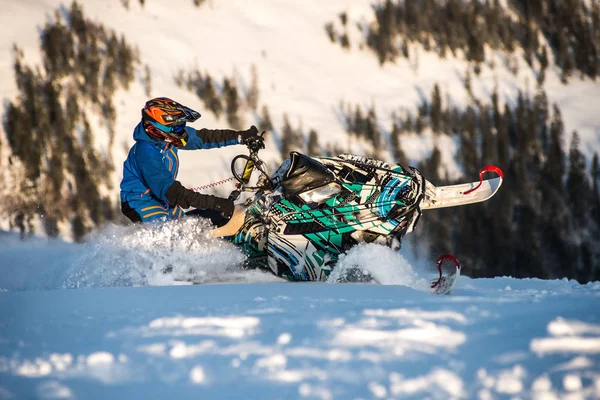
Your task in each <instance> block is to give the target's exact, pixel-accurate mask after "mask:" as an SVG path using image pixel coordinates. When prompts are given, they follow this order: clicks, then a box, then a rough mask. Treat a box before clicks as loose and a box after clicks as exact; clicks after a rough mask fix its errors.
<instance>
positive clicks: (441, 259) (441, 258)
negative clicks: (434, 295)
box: [431, 254, 460, 289]
mask: <svg viewBox="0 0 600 400" xmlns="http://www.w3.org/2000/svg"><path fill="white" fill-rule="evenodd" d="M444 261H451V262H453V263H454V265H456V268H457V269H460V261H458V258H456V257H454V256H453V255H452V254H442V255H441V256H439V257H438V259H437V261H436V262H435V265H436V266H437V269H438V272H439V273H440V277H439V278H438V280H437V281H435V282H434V283H433V284H432V285H431V288H432V289H433V288H435V287H436V286H437V285H439V284H440V282H441V281H442V263H443V262H444Z"/></svg>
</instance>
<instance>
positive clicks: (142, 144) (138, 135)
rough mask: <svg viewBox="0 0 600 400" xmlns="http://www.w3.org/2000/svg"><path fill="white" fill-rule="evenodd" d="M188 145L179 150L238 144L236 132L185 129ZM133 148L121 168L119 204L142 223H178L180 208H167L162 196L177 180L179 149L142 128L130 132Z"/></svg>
mask: <svg viewBox="0 0 600 400" xmlns="http://www.w3.org/2000/svg"><path fill="white" fill-rule="evenodd" d="M185 129H186V131H187V133H188V141H187V143H186V145H185V146H184V147H180V148H179V149H181V150H198V149H212V148H216V147H223V146H229V145H233V144H239V140H238V132H236V131H232V130H210V129H201V130H198V131H197V130H195V129H194V128H191V127H186V128H185ZM133 138H134V140H135V144H134V145H133V146H132V147H131V150H130V151H129V155H128V156H127V159H126V160H125V163H124V164H123V180H122V181H121V202H123V203H124V202H127V204H128V205H129V207H131V208H132V209H134V210H135V211H136V212H137V213H138V214H139V216H140V217H141V219H142V221H143V222H147V221H152V220H156V219H165V218H166V219H177V218H181V217H183V216H184V215H185V212H184V211H183V210H182V209H181V207H179V206H177V205H172V204H169V201H168V200H167V198H166V197H165V193H166V192H167V190H168V189H169V187H170V186H171V185H172V184H173V182H174V181H175V179H177V173H178V171H179V157H178V156H177V151H178V148H177V147H176V146H174V145H172V144H170V143H166V142H163V141H158V140H156V139H154V138H152V137H150V136H148V135H147V134H146V132H145V131H144V129H143V127H142V124H141V123H140V124H138V125H137V126H136V128H135V130H134V131H133Z"/></svg>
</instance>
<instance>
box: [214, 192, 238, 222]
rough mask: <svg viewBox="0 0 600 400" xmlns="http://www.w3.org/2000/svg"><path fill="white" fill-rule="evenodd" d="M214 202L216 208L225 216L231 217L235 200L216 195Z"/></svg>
mask: <svg viewBox="0 0 600 400" xmlns="http://www.w3.org/2000/svg"><path fill="white" fill-rule="evenodd" d="M214 202H215V205H214V209H215V210H217V211H218V212H220V213H221V215H222V216H223V218H227V219H229V218H231V216H232V215H233V210H234V205H233V200H231V199H224V198H222V197H215V198H214Z"/></svg>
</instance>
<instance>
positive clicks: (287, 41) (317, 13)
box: [0, 0, 600, 187]
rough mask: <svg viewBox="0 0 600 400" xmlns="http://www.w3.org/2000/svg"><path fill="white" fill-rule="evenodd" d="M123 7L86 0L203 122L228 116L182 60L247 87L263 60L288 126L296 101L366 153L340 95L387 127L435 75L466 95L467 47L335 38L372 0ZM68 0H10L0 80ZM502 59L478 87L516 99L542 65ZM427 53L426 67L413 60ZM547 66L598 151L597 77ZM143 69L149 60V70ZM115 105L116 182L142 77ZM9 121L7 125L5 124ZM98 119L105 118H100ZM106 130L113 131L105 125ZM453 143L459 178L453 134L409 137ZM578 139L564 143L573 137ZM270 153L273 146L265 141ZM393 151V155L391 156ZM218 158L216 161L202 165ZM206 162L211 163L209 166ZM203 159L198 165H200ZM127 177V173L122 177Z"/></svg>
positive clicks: (164, 90) (222, 172)
mask: <svg viewBox="0 0 600 400" xmlns="http://www.w3.org/2000/svg"><path fill="white" fill-rule="evenodd" d="M129 3H130V8H129V10H126V9H125V8H124V7H123V6H122V5H121V1H119V0H109V1H87V2H82V4H83V9H84V13H85V15H86V16H88V17H90V18H92V19H94V20H97V21H99V22H101V23H102V24H104V25H105V26H106V27H107V28H109V29H115V30H116V31H117V32H118V33H123V34H124V35H125V37H126V38H127V40H128V41H129V42H130V43H132V44H134V45H137V46H138V47H139V50H140V54H141V62H142V64H144V65H146V64H147V65H149V66H150V69H151V72H152V88H153V89H152V95H153V96H159V95H160V96H170V97H173V98H175V99H177V100H178V101H180V102H182V103H184V104H186V105H190V106H192V107H196V108H198V109H199V110H200V111H201V112H202V114H203V116H202V119H201V120H199V121H197V123H196V124H195V125H196V126H197V127H203V126H205V127H226V125H227V124H226V122H225V121H224V120H223V119H221V120H220V121H216V120H215V118H214V116H213V115H212V114H210V113H209V112H207V111H206V112H205V110H203V107H202V103H201V101H200V100H199V99H198V98H197V97H196V96H195V95H194V94H192V93H191V92H188V91H187V90H185V89H181V88H178V87H176V85H175V84H174V79H173V77H174V75H175V74H176V73H177V72H178V71H179V70H181V69H183V70H184V71H189V70H193V69H196V68H197V69H199V70H200V71H201V72H203V73H204V72H208V73H210V74H211V76H212V77H213V78H214V79H217V80H221V79H222V78H223V77H225V76H227V77H231V76H235V77H237V79H238V83H239V84H240V86H241V88H245V87H247V85H248V83H249V81H250V71H251V66H252V64H255V65H256V67H257V71H258V83H259V88H260V103H261V104H266V105H268V106H269V109H270V111H271V115H272V118H273V122H274V125H275V127H276V128H277V129H279V128H281V126H282V117H283V114H284V113H287V114H288V115H289V117H290V121H291V123H292V124H293V125H294V126H298V123H299V121H300V120H301V121H302V125H303V127H304V129H305V131H308V129H309V128H315V129H316V130H317V131H318V132H319V133H320V134H321V138H320V141H321V143H322V144H325V143H332V144H337V145H339V146H342V147H344V148H350V149H352V150H353V151H357V152H359V153H362V152H363V151H362V149H361V148H360V146H359V145H358V144H357V143H349V142H348V138H347V137H346V135H345V133H344V127H343V125H342V122H341V120H340V113H339V111H340V109H339V106H340V102H341V101H344V102H346V103H349V104H357V103H358V104H361V105H362V106H363V107H368V106H370V105H371V104H374V105H375V106H376V108H377V111H378V115H379V118H380V120H381V121H382V122H384V123H385V125H384V126H382V129H384V130H387V129H389V128H390V126H391V123H389V116H390V113H391V112H392V111H404V112H412V113H415V112H416V109H417V106H418V105H419V104H421V103H422V101H423V100H424V99H427V98H429V96H430V94H431V91H432V87H433V85H434V84H435V83H436V82H437V83H438V84H439V85H440V89H441V91H442V97H443V99H444V101H447V100H449V101H450V102H451V103H452V104H455V105H458V106H465V105H466V104H467V103H468V98H469V97H468V94H467V92H466V91H465V89H464V84H463V80H464V76H465V71H466V65H467V64H466V63H465V62H464V58H463V57H462V56H460V55H459V58H448V59H440V58H438V57H437V55H435V54H433V53H428V52H425V51H423V50H422V49H420V50H419V49H418V48H417V47H415V48H413V49H411V54H416V53H418V61H417V60H416V56H415V58H413V59H412V60H406V59H399V60H398V61H397V63H396V64H386V65H385V66H384V67H383V68H381V67H380V66H379V63H378V61H377V59H376V57H374V56H373V55H372V54H371V53H369V51H367V50H360V49H358V48H357V44H358V43H359V37H358V35H359V33H358V31H357V30H356V29H351V30H350V36H351V37H350V41H351V43H352V44H353V48H352V49H351V50H350V51H346V50H344V49H342V48H341V47H340V46H339V45H336V44H332V43H330V41H329V39H328V38H327V35H326V33H325V29H324V26H325V24H326V23H327V22H331V21H334V20H337V19H338V15H339V13H341V12H344V11H346V12H347V15H348V18H349V24H348V25H349V26H351V27H354V25H355V23H356V22H358V21H364V20H368V19H370V18H371V16H372V10H371V0H353V1H349V0H333V1H327V2H323V1H319V0H306V1H302V2H298V1H295V0H280V1H277V2H273V1H270V0H256V1H252V3H251V4H250V3H248V2H247V1H244V0H226V1H207V2H205V3H204V5H203V6H201V7H194V6H193V4H192V1H191V0H176V1H170V2H161V1H153V0H148V1H146V2H145V3H146V5H145V7H144V8H142V7H141V6H140V4H139V2H138V1H134V0H130V1H129ZM61 4H62V5H66V6H68V5H69V4H70V2H67V3H66V2H65V1H63V0H27V1H18V2H17V1H11V6H10V7H9V8H8V9H6V10H4V11H3V13H1V14H0V26H1V27H2V30H3V35H2V40H0V54H4V56H3V57H0V74H1V76H3V77H4V78H3V79H2V80H1V81H0V92H1V93H2V94H3V96H4V97H5V98H10V99H12V98H13V96H14V95H15V94H16V86H15V83H14V81H13V72H12V62H13V60H12V57H9V54H11V49H12V46H13V43H17V44H18V45H19V46H20V47H22V48H23V49H24V51H25V57H26V59H27V60H29V61H31V62H39V50H38V48H39V37H38V35H39V27H40V26H41V25H42V24H43V23H44V20H45V18H46V17H48V16H51V15H53V13H54V10H55V9H56V8H58V7H59V6H60V5H61ZM488 56H489V57H488V58H489V60H490V61H491V60H492V59H493V61H494V64H495V68H494V69H491V68H490V67H489V65H488V64H485V65H483V68H482V73H481V75H480V76H479V77H477V76H473V82H472V87H473V93H474V94H475V96H476V97H478V98H481V99H484V100H486V101H487V99H489V96H490V94H491V93H492V91H493V88H494V86H495V85H498V88H499V95H500V98H501V99H500V100H501V101H509V102H513V101H515V98H516V93H517V91H518V89H521V90H528V91H529V92H530V93H533V92H534V90H535V75H534V73H533V72H532V70H531V69H530V68H529V67H528V66H527V65H526V64H525V62H524V61H523V60H522V59H521V57H516V59H518V60H519V73H518V76H514V75H512V74H511V73H510V72H509V70H508V69H507V68H506V66H505V61H506V60H505V57H504V56H503V55H501V54H499V53H496V54H493V55H492V54H491V53H489V54H488ZM417 64H418V68H415V66H416V65H417ZM550 65H551V67H550V70H549V71H548V73H547V79H546V83H545V86H544V87H545V90H546V91H547V92H548V97H549V101H550V103H554V102H556V103H557V104H558V105H559V106H560V108H561V110H562V112H563V118H564V121H565V128H566V131H567V133H568V135H569V136H570V133H571V132H572V131H573V130H578V132H579V134H580V136H581V138H582V147H583V148H582V151H583V152H584V153H585V154H586V156H588V157H591V155H593V152H594V151H598V150H599V149H600V114H599V113H597V112H596V109H597V107H596V104H597V103H598V99H599V97H600V82H598V81H596V82H591V81H589V80H580V79H579V78H573V79H571V80H570V82H569V84H568V85H566V86H565V85H563V84H561V83H560V79H559V76H558V74H557V70H556V69H555V67H553V65H554V64H553V63H552V60H551V64H550ZM140 79H141V71H140ZM117 97H118V101H117V105H118V107H119V110H118V112H117V115H118V121H117V140H116V144H117V145H116V146H115V148H114V149H113V153H114V160H115V165H116V166H117V170H116V173H115V176H114V180H115V183H118V182H119V181H120V177H121V170H120V165H121V160H122V159H124V157H125V155H126V153H125V150H124V146H122V145H121V144H123V143H126V144H131V143H132V138H131V130H132V128H133V127H134V126H135V124H136V123H137V121H138V120H139V110H140V108H141V107H142V105H143V104H144V102H145V100H146V95H145V94H144V90H143V86H142V84H141V81H140V82H139V83H138V84H137V85H133V86H132V88H131V90H130V91H129V92H120V93H119V94H118V95H117ZM245 122H246V125H248V126H249V125H250V124H252V123H255V122H256V120H255V118H254V117H253V115H252V113H247V114H246V121H245ZM0 129H2V128H0ZM99 130H100V131H101V128H99ZM96 137H97V139H98V140H99V141H100V142H101V143H104V142H106V139H103V135H101V134H97V135H96ZM436 141H439V143H437V144H438V147H439V148H441V149H445V151H444V152H443V154H442V161H443V163H444V164H445V165H446V168H447V170H448V172H449V176H450V177H451V178H453V177H457V176H458V175H460V173H461V172H460V168H459V167H458V165H457V164H456V158H455V153H456V144H455V143H454V142H453V141H452V140H450V139H449V138H447V137H445V136H442V137H440V138H435V137H434V136H433V135H431V134H430V133H425V134H424V135H422V136H420V137H419V136H416V135H414V136H412V137H411V136H408V138H405V139H404V140H403V143H402V147H403V150H404V152H405V153H406V154H407V155H408V157H409V158H410V160H411V162H413V163H414V162H416V161H419V160H421V159H423V158H424V157H427V156H429V154H430V152H431V150H432V149H433V146H434V145H435V144H436ZM569 142H570V141H568V142H567V143H565V144H566V145H568V143H569ZM268 148H271V149H272V153H271V157H272V158H273V159H275V158H278V157H279V153H278V150H277V147H276V143H275V142H270V143H269V144H268ZM237 151H239V149H236V148H233V149H231V148H230V149H222V150H213V151H211V153H210V154H211V157H206V156H199V155H198V154H197V153H194V152H187V153H186V152H184V154H182V155H181V158H182V166H181V169H180V178H181V180H182V182H183V183H184V184H185V185H188V186H190V187H194V186H198V185H201V184H206V183H210V182H213V181H215V180H218V179H222V178H224V177H226V176H229V172H228V164H229V160H230V159H231V156H232V155H234V154H236V152H237ZM265 155H266V153H265ZM389 156H390V155H388V157H389ZM207 166H210V167H211V168H210V169H208V168H205V167H207ZM202 167H204V168H202ZM200 168H201V170H202V171H203V173H202V175H201V176H198V173H197V171H198V170H199V169H200ZM117 186H118V185H117Z"/></svg>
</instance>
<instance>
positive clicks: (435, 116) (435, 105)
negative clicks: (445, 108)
mask: <svg viewBox="0 0 600 400" xmlns="http://www.w3.org/2000/svg"><path fill="white" fill-rule="evenodd" d="M430 118H431V129H432V130H433V131H434V132H435V133H440V132H441V129H442V128H441V124H442V122H441V118H442V96H441V95H440V88H439V86H438V84H437V83H436V84H435V85H433V91H432V92H431V107H430Z"/></svg>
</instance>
